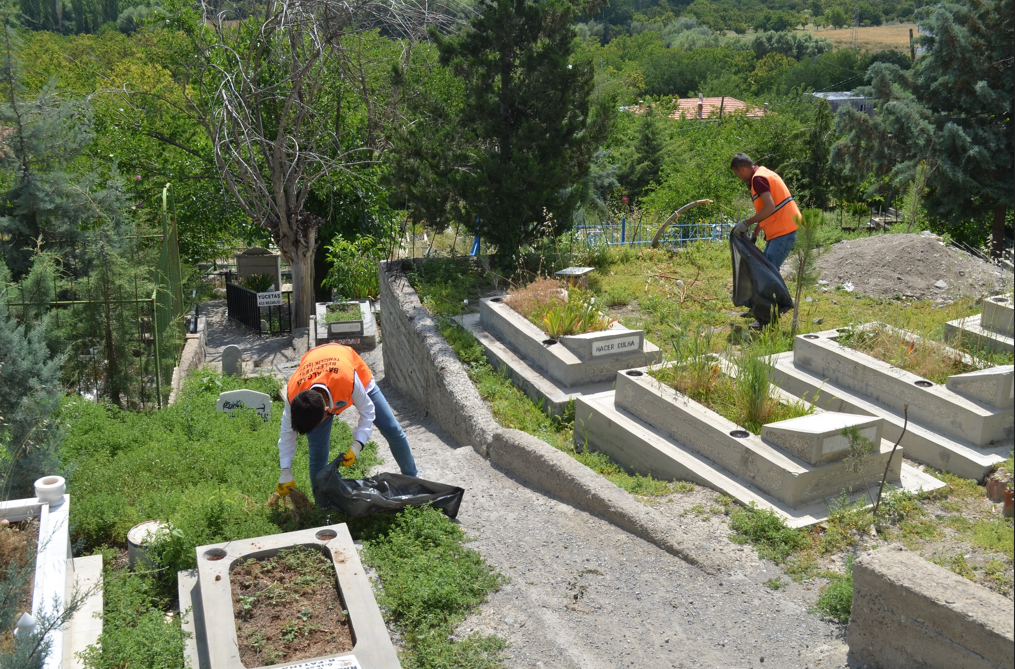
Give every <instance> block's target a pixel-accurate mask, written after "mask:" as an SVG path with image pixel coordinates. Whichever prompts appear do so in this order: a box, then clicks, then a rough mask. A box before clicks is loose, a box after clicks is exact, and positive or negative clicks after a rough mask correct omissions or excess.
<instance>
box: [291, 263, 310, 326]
mask: <svg viewBox="0 0 1015 669" xmlns="http://www.w3.org/2000/svg"><path fill="white" fill-rule="evenodd" d="M287 255H289V264H290V265H291V266H292V268H293V302H292V305H293V306H292V308H293V327H294V328H305V327H307V326H308V325H310V315H311V314H313V313H314V250H313V249H308V248H306V247H305V246H302V245H301V246H300V248H299V249H295V250H294V251H293V252H290V253H289V254H287Z"/></svg>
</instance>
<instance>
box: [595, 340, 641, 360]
mask: <svg viewBox="0 0 1015 669" xmlns="http://www.w3.org/2000/svg"><path fill="white" fill-rule="evenodd" d="M639 340H640V337H639V336H638V335H627V336H624V337H615V338H612V339H601V340H596V341H593V342H592V357H596V356H598V355H616V354H617V353H627V352H628V351H637V350H638V344H639Z"/></svg>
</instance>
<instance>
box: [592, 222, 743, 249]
mask: <svg viewBox="0 0 1015 669" xmlns="http://www.w3.org/2000/svg"><path fill="white" fill-rule="evenodd" d="M660 223H661V221H659V220H653V221H651V222H642V221H638V222H631V221H628V220H627V217H626V216H625V217H621V220H620V223H600V224H595V225H579V226H578V227H577V228H576V231H577V232H578V234H579V235H581V236H583V237H584V239H585V241H586V242H587V243H588V244H589V245H591V246H598V245H600V244H605V245H607V246H646V245H650V244H651V243H652V238H653V237H655V234H656V231H657V230H658V229H659V225H660ZM733 224H734V222H733V221H731V220H729V219H727V218H725V217H722V218H720V217H716V218H714V219H691V220H687V219H685V220H684V221H683V222H678V223H675V224H672V225H670V226H669V227H667V228H666V231H665V232H664V233H663V236H662V237H661V238H660V240H659V246H660V247H663V248H682V247H684V246H687V245H688V244H690V243H692V242H699V241H721V240H724V239H728V238H729V233H730V230H731V229H732V227H733Z"/></svg>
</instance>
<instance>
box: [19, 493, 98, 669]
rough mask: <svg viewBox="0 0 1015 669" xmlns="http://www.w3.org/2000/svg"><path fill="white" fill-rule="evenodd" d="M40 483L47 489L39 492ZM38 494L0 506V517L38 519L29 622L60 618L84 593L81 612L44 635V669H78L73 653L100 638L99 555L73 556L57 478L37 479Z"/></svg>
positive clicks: (67, 512)
mask: <svg viewBox="0 0 1015 669" xmlns="http://www.w3.org/2000/svg"><path fill="white" fill-rule="evenodd" d="M57 480H58V481H57ZM40 484H42V485H43V486H45V488H49V489H50V490H49V491H45V492H44V491H43V490H40ZM36 491H37V492H36V494H37V495H38V496H37V497H28V498H24V499H15V500H9V501H6V502H0V518H6V519H7V520H9V521H11V522H18V521H24V520H29V519H31V518H37V519H38V520H39V541H38V545H37V547H36V560H35V575H34V577H33V578H34V586H33V594H32V611H31V613H32V617H33V618H35V619H36V620H38V619H39V618H40V616H43V615H49V616H62V615H63V614H64V611H65V610H66V609H65V607H66V606H67V604H68V603H69V602H70V601H71V598H72V597H74V596H75V595H77V594H85V593H87V597H86V598H85V600H84V602H83V603H82V605H81V608H79V609H78V610H77V611H76V612H75V613H74V615H73V616H72V617H71V619H70V624H69V625H66V626H65V627H64V628H63V629H54V630H52V631H50V632H49V634H47V635H46V636H47V639H49V642H50V652H49V654H48V655H47V656H46V661H45V663H44V664H43V669H79V668H81V667H83V666H84V663H83V661H82V660H81V659H80V658H79V657H78V656H77V653H80V652H82V651H83V650H85V648H87V647H88V646H90V645H94V644H95V643H97V642H98V640H99V635H101V634H102V617H101V613H102V556H101V555H91V556H88V557H79V558H75V557H72V555H71V543H70V531H69V519H70V495H68V494H66V493H65V492H64V484H63V479H62V478H61V477H59V476H45V477H43V478H41V479H39V481H37V482H36ZM54 605H55V608H54ZM96 614H98V615H96Z"/></svg>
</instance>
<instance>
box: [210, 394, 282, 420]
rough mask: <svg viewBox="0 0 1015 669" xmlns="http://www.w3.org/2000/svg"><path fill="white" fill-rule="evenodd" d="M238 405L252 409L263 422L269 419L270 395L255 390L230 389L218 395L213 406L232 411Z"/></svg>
mask: <svg viewBox="0 0 1015 669" xmlns="http://www.w3.org/2000/svg"><path fill="white" fill-rule="evenodd" d="M240 407H246V408H248V409H253V410H254V411H256V412H257V413H258V414H260V416H261V418H263V419H264V422H265V423H267V422H268V421H269V420H271V397H269V396H268V395H265V394H264V393H259V392H257V391H256V390H230V391H228V392H224V393H222V394H220V395H219V400H218V402H217V403H216V404H215V408H216V409H218V410H219V411H227V412H229V413H232V412H233V411H235V410H236V409H239V408H240Z"/></svg>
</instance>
